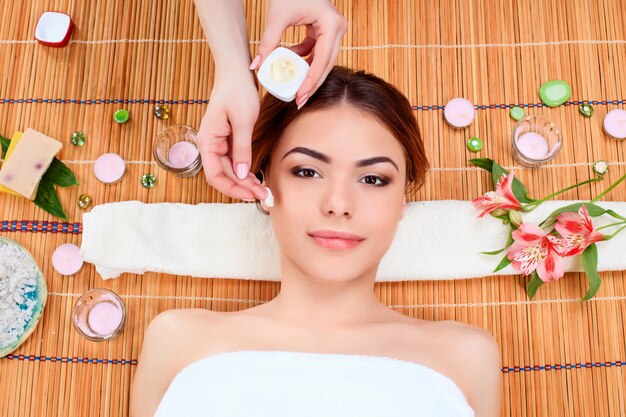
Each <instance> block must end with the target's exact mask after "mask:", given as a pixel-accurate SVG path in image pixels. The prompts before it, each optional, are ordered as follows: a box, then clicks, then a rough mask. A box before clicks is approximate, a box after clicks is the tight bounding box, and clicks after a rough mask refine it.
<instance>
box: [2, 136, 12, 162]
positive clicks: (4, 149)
mask: <svg viewBox="0 0 626 417" xmlns="http://www.w3.org/2000/svg"><path fill="white" fill-rule="evenodd" d="M0 144H1V145H2V158H3V159H4V155H6V153H7V151H8V150H9V145H10V144H11V140H10V139H7V138H5V137H4V136H2V135H0Z"/></svg>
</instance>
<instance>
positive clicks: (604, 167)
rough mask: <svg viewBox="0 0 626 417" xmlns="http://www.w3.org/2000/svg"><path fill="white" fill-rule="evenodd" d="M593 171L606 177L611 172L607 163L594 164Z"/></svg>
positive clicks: (598, 162)
mask: <svg viewBox="0 0 626 417" xmlns="http://www.w3.org/2000/svg"><path fill="white" fill-rule="evenodd" d="M593 170H594V172H595V173H596V174H600V175H604V174H606V173H607V171H608V170H609V164H607V163H606V161H602V160H600V161H597V162H595V163H594V164H593Z"/></svg>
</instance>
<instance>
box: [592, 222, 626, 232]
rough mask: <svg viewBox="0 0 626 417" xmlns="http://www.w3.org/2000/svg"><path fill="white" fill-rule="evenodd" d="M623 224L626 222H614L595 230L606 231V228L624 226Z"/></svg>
mask: <svg viewBox="0 0 626 417" xmlns="http://www.w3.org/2000/svg"><path fill="white" fill-rule="evenodd" d="M624 223H626V222H615V223H610V224H605V225H604V226H600V227H598V228H597V229H596V230H602V229H606V228H607V227H611V226H617V225H618V224H624Z"/></svg>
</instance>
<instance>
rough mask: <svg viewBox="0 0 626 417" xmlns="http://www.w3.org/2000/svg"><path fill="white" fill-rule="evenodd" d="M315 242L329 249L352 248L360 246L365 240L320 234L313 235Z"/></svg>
mask: <svg viewBox="0 0 626 417" xmlns="http://www.w3.org/2000/svg"><path fill="white" fill-rule="evenodd" d="M311 237H312V238H313V240H314V241H315V243H317V244H318V245H320V246H323V247H325V248H328V249H338V250H343V249H352V248H354V247H356V246H358V245H359V244H360V243H361V242H362V241H363V240H354V239H339V238H328V237H319V236H311Z"/></svg>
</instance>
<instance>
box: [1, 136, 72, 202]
mask: <svg viewBox="0 0 626 417" xmlns="http://www.w3.org/2000/svg"><path fill="white" fill-rule="evenodd" d="M11 142H13V140H11ZM11 145H12V146H13V149H10V151H11V154H9V152H7V158H6V160H5V161H4V164H3V165H2V169H1V170H0V185H4V186H5V187H7V188H9V189H11V190H13V191H15V192H17V193H18V194H19V195H22V196H24V197H26V198H29V199H31V200H32V199H34V197H35V195H36V193H37V186H38V185H39V181H41V177H43V174H44V173H45V172H46V170H47V169H48V167H49V166H50V163H52V159H53V158H54V156H55V155H56V154H57V153H58V152H59V151H60V150H61V148H62V147H63V144H62V143H61V142H59V141H57V140H54V139H52V138H50V137H48V136H46V135H44V134H43V133H39V132H37V131H36V130H33V129H30V128H29V129H26V130H25V131H24V133H23V134H22V137H21V138H19V140H18V141H17V143H16V144H13V143H11ZM8 156H11V158H10V159H9V158H8Z"/></svg>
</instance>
